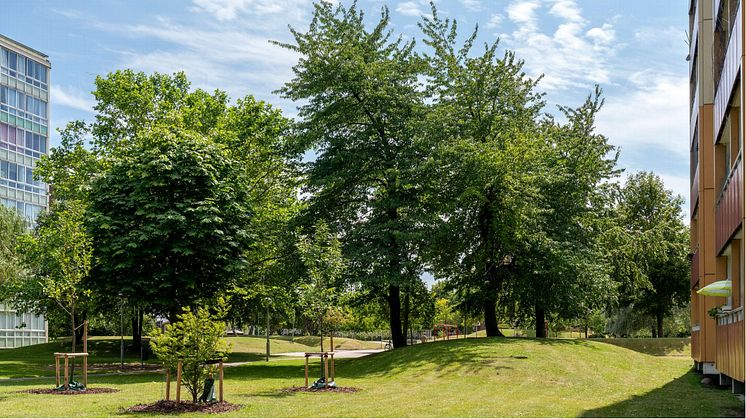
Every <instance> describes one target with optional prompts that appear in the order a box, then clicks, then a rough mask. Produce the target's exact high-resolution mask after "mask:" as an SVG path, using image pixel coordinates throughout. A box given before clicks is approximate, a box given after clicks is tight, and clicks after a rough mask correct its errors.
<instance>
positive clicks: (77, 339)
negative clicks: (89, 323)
mask: <svg viewBox="0 0 746 419" xmlns="http://www.w3.org/2000/svg"><path fill="white" fill-rule="evenodd" d="M74 316H77V318H75V321H74V323H73V328H75V325H76V324H77V325H81V324H83V322H84V321H86V318H87V317H88V312H87V311H86V310H83V312H82V313H81V314H78V313H75V315H74ZM74 335H75V342H76V343H77V342H82V341H83V328H82V327H81V328H80V329H78V330H76V331H75V333H74ZM73 352H75V351H73Z"/></svg>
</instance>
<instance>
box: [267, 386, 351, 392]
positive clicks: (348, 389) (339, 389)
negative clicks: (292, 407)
mask: <svg viewBox="0 0 746 419" xmlns="http://www.w3.org/2000/svg"><path fill="white" fill-rule="evenodd" d="M360 390H361V389H359V388H355V387H334V388H332V387H329V388H308V387H287V388H281V389H279V390H277V391H279V392H280V393H295V392H301V391H307V392H310V393H357V392H358V391H360Z"/></svg>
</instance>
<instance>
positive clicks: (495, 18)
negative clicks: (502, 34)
mask: <svg viewBox="0 0 746 419" xmlns="http://www.w3.org/2000/svg"><path fill="white" fill-rule="evenodd" d="M504 18H505V17H504V16H503V15H501V14H499V13H493V14H492V16H491V17H490V21H489V22H487V25H486V27H487V29H495V28H499V27H500V24H501V23H502V21H503V19H504Z"/></svg>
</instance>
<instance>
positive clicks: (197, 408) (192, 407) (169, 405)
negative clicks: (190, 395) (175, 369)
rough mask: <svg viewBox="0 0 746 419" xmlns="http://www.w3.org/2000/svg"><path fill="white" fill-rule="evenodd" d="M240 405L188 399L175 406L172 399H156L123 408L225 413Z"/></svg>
mask: <svg viewBox="0 0 746 419" xmlns="http://www.w3.org/2000/svg"><path fill="white" fill-rule="evenodd" d="M242 407H243V406H241V405H238V404H230V403H228V402H222V403H202V404H197V403H192V402H189V401H183V402H181V403H179V405H178V406H177V405H176V402H175V401H173V400H158V401H157V402H153V403H148V404H137V405H134V406H132V407H129V408H127V409H124V410H125V411H126V412H136V413H192V412H198V413H225V412H230V411H231V410H238V409H240V408H242Z"/></svg>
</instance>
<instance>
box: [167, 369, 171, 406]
mask: <svg viewBox="0 0 746 419" xmlns="http://www.w3.org/2000/svg"><path fill="white" fill-rule="evenodd" d="M169 400H171V371H166V401H169Z"/></svg>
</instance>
